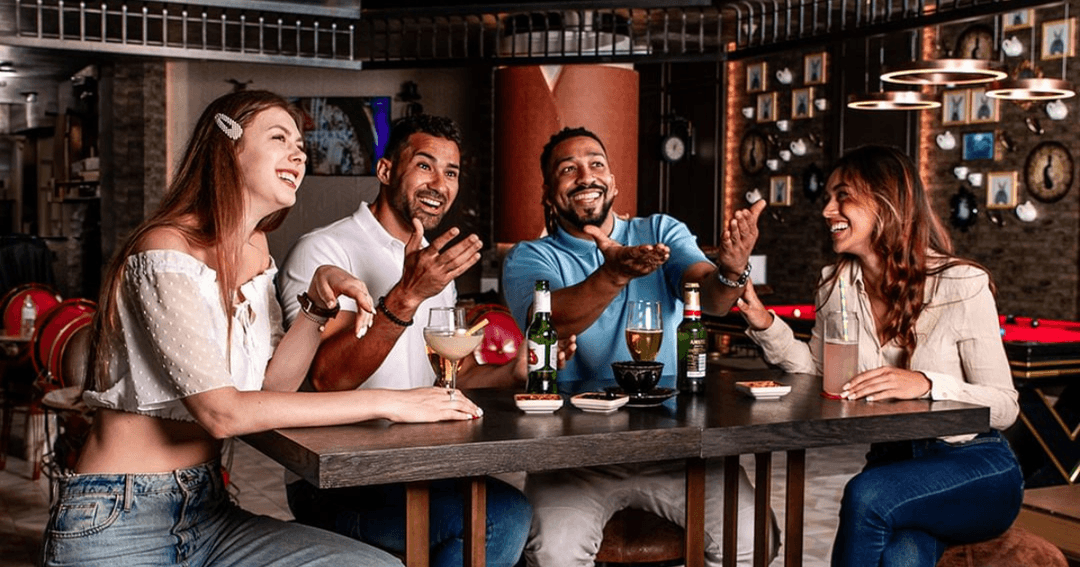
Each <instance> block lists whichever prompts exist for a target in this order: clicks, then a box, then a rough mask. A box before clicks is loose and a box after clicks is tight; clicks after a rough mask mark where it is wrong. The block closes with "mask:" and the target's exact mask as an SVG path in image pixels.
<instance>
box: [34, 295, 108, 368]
mask: <svg viewBox="0 0 1080 567" xmlns="http://www.w3.org/2000/svg"><path fill="white" fill-rule="evenodd" d="M95 311H97V304H96V303H94V302H93V301H90V300H89V299H82V298H76V299H67V300H65V301H62V302H60V303H59V304H58V305H56V306H55V307H53V308H52V309H50V310H49V311H47V312H45V313H44V314H42V315H39V316H38V319H37V325H36V326H35V328H34V336H33V338H32V339H31V341H30V344H31V345H32V348H31V351H30V352H31V360H32V361H33V363H34V370H35V371H36V372H37V375H38V379H39V380H40V381H41V382H42V384H43V385H44V386H45V388H46V389H51V388H55V387H59V388H64V387H67V386H77V385H81V384H82V383H83V380H84V378H85V361H86V355H87V354H88V353H87V352H86V348H87V347H88V338H89V333H90V323H91V322H92V321H93V319H94V312H95ZM76 344H79V348H81V349H83V351H82V352H80V353H79V355H80V356H79V358H80V359H81V363H80V364H70V362H71V361H70V360H69V361H68V362H69V364H65V355H67V357H68V358H69V359H71V358H72V355H73V354H74V352H69V351H72V350H73V349H72V347H73V346H74V345H76Z"/></svg>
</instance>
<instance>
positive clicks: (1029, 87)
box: [986, 78, 1076, 100]
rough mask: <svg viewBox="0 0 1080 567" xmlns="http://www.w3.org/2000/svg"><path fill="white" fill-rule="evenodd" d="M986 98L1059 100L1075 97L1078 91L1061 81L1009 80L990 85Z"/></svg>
mask: <svg viewBox="0 0 1080 567" xmlns="http://www.w3.org/2000/svg"><path fill="white" fill-rule="evenodd" d="M986 96H988V97H990V98H997V99H1001V100H1058V99H1062V98H1070V97H1074V96H1076V91H1074V90H1073V88H1072V85H1071V84H1069V82H1068V81H1063V80H1061V79H1048V78H1032V79H1008V80H1005V81H997V82H995V83H994V84H992V85H990V88H988V89H987V90H986Z"/></svg>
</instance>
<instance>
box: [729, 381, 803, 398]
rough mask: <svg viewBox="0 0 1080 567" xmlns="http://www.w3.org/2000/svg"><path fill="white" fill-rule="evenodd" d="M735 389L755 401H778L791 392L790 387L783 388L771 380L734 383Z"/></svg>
mask: <svg viewBox="0 0 1080 567" xmlns="http://www.w3.org/2000/svg"><path fill="white" fill-rule="evenodd" d="M735 389H737V390H739V391H741V392H743V393H744V394H748V395H750V396H753V397H754V399H757V400H779V399H780V398H782V397H783V396H785V395H786V394H787V393H788V392H790V391H791V386H785V385H784V384H781V383H779V382H774V381H772V380H758V381H754V382H736V383H735Z"/></svg>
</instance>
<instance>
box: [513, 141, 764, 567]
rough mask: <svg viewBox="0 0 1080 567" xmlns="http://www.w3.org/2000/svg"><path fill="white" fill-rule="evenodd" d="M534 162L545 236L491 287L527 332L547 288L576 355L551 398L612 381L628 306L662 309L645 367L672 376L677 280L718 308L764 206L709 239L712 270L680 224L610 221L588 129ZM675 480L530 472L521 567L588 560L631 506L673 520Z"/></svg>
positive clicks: (715, 469) (743, 553) (716, 546)
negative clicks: (714, 249)
mask: <svg viewBox="0 0 1080 567" xmlns="http://www.w3.org/2000/svg"><path fill="white" fill-rule="evenodd" d="M540 166H541V169H542V171H543V176H544V209H545V221H546V225H547V231H548V236H546V237H544V238H541V239H539V240H533V241H528V242H521V243H519V244H517V245H516V246H515V247H514V248H513V249H512V250H511V251H510V253H509V255H508V256H507V258H506V261H505V263H504V265H503V285H504V294H505V296H506V301H507V304H508V305H509V306H510V309H511V311H512V312H513V314H514V317H515V318H516V319H517V320H518V322H519V323H521V324H523V325H527V324H528V321H529V317H530V308H531V306H532V297H533V296H532V290H533V285H534V283H535V281H536V280H538V279H545V280H548V282H550V285H551V290H552V293H551V308H552V309H551V311H552V312H551V320H552V323H553V324H554V325H555V327H556V329H557V330H558V332H559V335H560V336H563V335H568V334H576V335H577V352H576V354H575V355H574V358H573V359H571V360H570V361H569V362H568V363H567V365H566V367H565V368H564V369H562V370H560V371H559V388H560V391H566V392H578V391H591V390H602V389H603V388H604V387H607V386H614V385H615V381H614V377H613V376H612V373H611V366H610V364H611V362H614V361H618V360H629V359H630V352H629V350H628V349H627V346H626V342H625V340H624V338H623V329H624V327H625V324H626V323H625V322H626V310H627V308H628V306H629V305H630V303H631V302H632V301H634V300H637V299H650V300H654V301H657V300H658V301H660V302H661V303H662V313H663V317H664V327H665V334H666V335H667V337H666V340H665V341H664V342H663V346H662V347H661V349H660V352H659V354H658V355H657V358H656V360H658V361H660V362H663V363H664V366H665V370H666V373H667V374H671V375H673V374H674V369H675V367H676V358H675V350H676V346H675V341H674V340H673V339H674V330H675V328H676V327H677V326H678V324H679V322H680V321H681V319H682V288H683V284H684V283H687V282H697V283H698V284H700V286H701V303H702V309H703V310H704V311H706V312H709V313H716V314H723V313H726V312H727V311H728V310H729V309H730V308H731V306H732V305H733V304H734V303H735V300H736V299H737V298H738V297H739V296H740V294H741V293H742V290H743V287H744V286H745V284H746V281H747V279H748V277H749V273H750V264H749V257H750V252H751V251H752V250H753V247H754V243H755V242H756V241H757V234H758V233H757V219H758V216H759V215H760V214H761V211H762V210H763V209H764V208H765V203H764V202H759V203H756V204H755V205H754V206H753V207H751V208H750V209H745V210H740V211H737V212H736V213H735V215H734V216H733V218H732V220H731V222H730V224H729V225H728V226H727V227H725V230H724V234H723V237H722V239H721V251H720V256H719V258H718V259H719V262H720V266H719V267H718V266H716V265H714V264H713V263H712V262H710V261H709V260H708V259H707V258H706V257H705V255H704V254H703V253H702V252H701V250H700V249H699V248H698V246H697V239H696V237H695V236H694V235H693V234H691V233H690V231H689V229H687V227H686V225H684V224H683V223H681V222H679V221H677V220H675V219H674V218H672V217H669V216H666V215H653V216H650V217H647V218H632V219H628V220H624V219H621V218H619V217H617V216H616V215H615V214H614V212H613V211H612V210H611V206H612V203H613V201H614V199H615V196H616V195H617V194H618V190H617V188H616V185H615V177H614V175H613V174H612V173H611V170H610V169H609V167H608V160H607V152H606V150H605V148H604V144H603V142H602V141H601V140H600V138H599V137H597V136H596V134H594V133H592V132H590V131H588V130H586V129H584V128H575V129H569V128H567V129H563V130H562V131H560V132H559V133H557V134H555V135H554V136H552V138H551V140H550V141H549V142H548V144H547V145H546V146H545V147H544V151H543V153H542V155H541V158H540ZM665 380H666V382H663V383H662V385H664V386H669V387H670V386H673V385H674V384H673V377H672V376H668V377H667V378H665ZM707 475H708V477H707V482H708V483H709V485H710V486H714V487H720V486H723V467H722V465H721V464H720V463H717V464H716V465H715V466H714V464H713V463H711V462H710V463H709V464H708V466H707ZM684 483H685V471H684V466H683V463H681V462H652V463H639V464H631V465H618V466H606V467H589V468H582V469H571V470H564V471H555V472H549V473H539V474H530V475H529V478H528V481H527V483H526V495H527V496H528V497H529V501H530V502H531V503H532V504H533V523H532V530H531V533H530V535H529V542H528V544H527V545H526V548H525V557H526V560H527V561H528V564H529V565H530V566H538V565H539V566H543V567H548V566H550V567H564V566H570V565H574V566H577V565H592V564H593V560H594V558H595V555H596V552H597V550H599V547H600V542H601V541H602V539H603V527H604V524H605V523H607V520H608V519H610V517H611V516H612V515H613V514H614V513H615V512H617V511H618V510H620V509H622V508H626V507H635V508H643V509H646V510H649V511H652V512H655V513H657V514H659V515H661V516H663V517H665V518H670V519H672V520H674V521H677V522H680V523H681V522H683V521H684V520H685V517H686V513H685V500H684V495H685V489H684ZM739 484H740V488H739V528H738V533H739V542H738V561H739V564H740V565H749V564H750V561H751V558H752V555H753V507H754V501H753V487H752V486H751V485H750V481H749V479H748V478H747V477H746V473H745V471H742V470H740V479H739ZM722 492H723V491H722V490H709V491H707V500H706V504H705V510H706V514H705V515H706V519H705V520H706V521H705V529H706V536H707V537H706V550H705V559H706V564H707V565H710V566H719V565H720V561H721V550H720V546H721V542H722V541H723V537H722V532H721V528H722V519H721V515H722V513H721V510H722V503H723V494H722ZM774 527H775V523H774ZM773 541H774V543H776V542H778V541H779V538H773ZM774 551H775V546H774Z"/></svg>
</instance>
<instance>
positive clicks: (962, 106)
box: [941, 89, 968, 125]
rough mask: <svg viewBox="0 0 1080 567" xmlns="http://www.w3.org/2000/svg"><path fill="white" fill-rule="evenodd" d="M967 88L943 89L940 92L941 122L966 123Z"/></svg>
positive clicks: (944, 123) (945, 123)
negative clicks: (943, 90)
mask: <svg viewBox="0 0 1080 567" xmlns="http://www.w3.org/2000/svg"><path fill="white" fill-rule="evenodd" d="M967 120H968V90H967V89H959V90H955V91H945V92H943V93H942V94H941V123H942V124H943V125H949V124H967Z"/></svg>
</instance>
